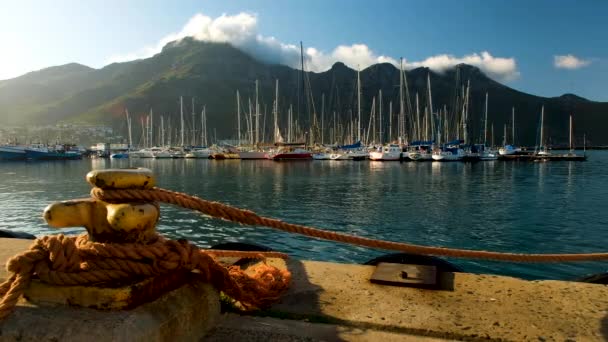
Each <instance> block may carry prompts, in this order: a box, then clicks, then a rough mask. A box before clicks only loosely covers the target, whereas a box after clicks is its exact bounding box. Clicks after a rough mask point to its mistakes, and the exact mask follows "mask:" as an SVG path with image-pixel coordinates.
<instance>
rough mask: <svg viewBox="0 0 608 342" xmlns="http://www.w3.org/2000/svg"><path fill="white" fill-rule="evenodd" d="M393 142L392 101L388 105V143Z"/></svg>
mask: <svg viewBox="0 0 608 342" xmlns="http://www.w3.org/2000/svg"><path fill="white" fill-rule="evenodd" d="M392 140H393V101H389V103H388V141H389V142H391V141H392Z"/></svg>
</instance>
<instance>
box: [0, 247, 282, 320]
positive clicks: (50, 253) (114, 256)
mask: <svg viewBox="0 0 608 342" xmlns="http://www.w3.org/2000/svg"><path fill="white" fill-rule="evenodd" d="M214 256H238V257H255V258H259V257H281V258H284V257H286V255H285V254H283V253H276V252H269V253H264V252H240V251H221V250H209V251H208V250H201V249H199V248H198V247H196V246H195V245H193V244H191V243H190V242H188V241H186V240H178V241H175V240H168V239H165V238H163V237H161V236H158V238H157V239H156V242H154V243H151V244H147V245H143V244H135V243H126V244H105V243H98V242H92V241H89V239H88V236H87V235H80V236H73V237H67V236H64V235H56V236H44V237H41V238H38V239H36V241H35V242H34V244H33V245H32V246H31V247H30V249H29V250H28V251H25V252H24V253H22V254H19V255H17V256H15V257H13V258H11V259H10V260H9V261H8V263H7V269H8V271H9V272H11V277H10V278H9V279H8V280H7V281H5V282H4V283H2V284H0V297H1V298H2V300H1V301H0V320H2V319H4V318H5V317H7V316H8V315H9V314H10V313H11V312H12V311H13V310H14V308H15V306H16V305H17V302H18V300H19V298H20V297H21V296H22V295H23V293H24V291H25V289H26V288H27V287H28V286H29V284H30V282H31V280H32V279H33V277H34V276H36V277H37V278H38V279H40V280H41V281H43V282H45V283H48V284H53V285H102V286H103V284H104V283H109V282H120V283H123V282H124V283H127V282H133V281H137V280H141V279H144V278H148V277H153V276H158V275H162V274H166V273H169V272H172V271H175V270H180V269H182V270H184V269H185V270H191V271H192V270H197V271H198V272H197V275H198V276H199V277H201V278H202V279H203V280H204V281H206V282H209V283H211V285H213V286H214V287H215V288H216V289H218V290H220V291H222V292H224V293H225V294H226V295H228V296H229V297H231V298H233V299H235V300H237V301H239V302H240V303H241V304H242V305H243V307H244V308H245V309H251V308H258V307H265V306H268V305H270V304H271V303H273V302H275V301H276V300H277V299H278V298H279V297H280V296H281V295H282V294H283V293H284V292H285V291H286V290H287V288H288V286H289V281H290V277H291V275H290V273H289V272H288V271H285V270H279V269H277V268H275V267H271V266H268V265H266V264H261V265H257V266H256V267H255V268H254V271H255V274H253V275H248V274H246V273H245V272H244V271H243V270H241V269H240V268H239V267H236V266H231V267H228V268H226V267H224V266H222V265H220V264H219V263H218V262H217V261H216V260H215V259H214V258H213V257H214Z"/></svg>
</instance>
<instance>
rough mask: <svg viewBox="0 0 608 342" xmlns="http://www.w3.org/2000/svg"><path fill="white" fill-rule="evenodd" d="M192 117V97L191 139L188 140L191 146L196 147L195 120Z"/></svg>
mask: <svg viewBox="0 0 608 342" xmlns="http://www.w3.org/2000/svg"><path fill="white" fill-rule="evenodd" d="M194 115H195V114H194V97H192V139H191V140H190V144H192V146H196V118H195V117H194Z"/></svg>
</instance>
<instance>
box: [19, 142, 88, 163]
mask: <svg viewBox="0 0 608 342" xmlns="http://www.w3.org/2000/svg"><path fill="white" fill-rule="evenodd" d="M25 157H26V158H27V159H31V160H74V159H81V158H82V154H81V153H80V152H77V151H70V150H69V149H66V147H65V146H63V145H56V146H55V147H50V148H49V147H47V146H44V145H32V146H29V147H26V148H25Z"/></svg>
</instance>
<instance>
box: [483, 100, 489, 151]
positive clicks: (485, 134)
mask: <svg viewBox="0 0 608 342" xmlns="http://www.w3.org/2000/svg"><path fill="white" fill-rule="evenodd" d="M484 121H485V122H484V125H483V145H484V146H487V145H488V92H487V91H486V118H485V120H484Z"/></svg>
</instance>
